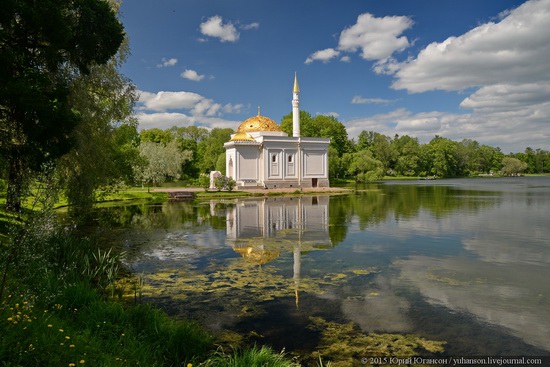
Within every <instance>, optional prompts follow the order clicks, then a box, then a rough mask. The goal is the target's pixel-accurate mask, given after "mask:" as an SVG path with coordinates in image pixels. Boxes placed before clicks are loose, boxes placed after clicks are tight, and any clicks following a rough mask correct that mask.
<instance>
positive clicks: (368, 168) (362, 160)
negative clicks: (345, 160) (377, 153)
mask: <svg viewBox="0 0 550 367" xmlns="http://www.w3.org/2000/svg"><path fill="white" fill-rule="evenodd" d="M348 173H349V174H350V175H354V176H355V179H356V181H357V182H366V181H375V180H378V179H381V178H382V177H383V176H384V170H383V165H382V162H380V161H379V160H377V159H376V158H374V157H373V156H372V153H371V152H370V151H369V150H361V151H359V152H356V153H353V154H352V155H351V159H350V163H349V166H348Z"/></svg>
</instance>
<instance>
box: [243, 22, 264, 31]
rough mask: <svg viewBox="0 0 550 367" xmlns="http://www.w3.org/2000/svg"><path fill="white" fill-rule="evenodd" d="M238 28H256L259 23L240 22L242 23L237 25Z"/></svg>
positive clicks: (258, 26) (247, 29)
mask: <svg viewBox="0 0 550 367" xmlns="http://www.w3.org/2000/svg"><path fill="white" fill-rule="evenodd" d="M239 28H240V29H242V30H244V31H249V30H251V29H258V28H260V23H258V22H254V23H250V24H242V25H240V26H239Z"/></svg>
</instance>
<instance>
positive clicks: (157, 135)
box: [139, 127, 175, 145]
mask: <svg viewBox="0 0 550 367" xmlns="http://www.w3.org/2000/svg"><path fill="white" fill-rule="evenodd" d="M139 138H140V141H149V142H151V143H160V144H164V145H167V144H168V143H170V142H171V141H174V139H175V137H174V135H172V133H171V131H170V130H162V129H159V128H156V127H155V128H153V129H147V130H141V132H140V133H139Z"/></svg>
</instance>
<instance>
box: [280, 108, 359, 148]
mask: <svg viewBox="0 0 550 367" xmlns="http://www.w3.org/2000/svg"><path fill="white" fill-rule="evenodd" d="M281 130H283V131H284V132H285V133H287V134H288V135H289V136H292V113H289V114H288V115H285V116H283V119H282V121H281ZM300 135H301V136H304V137H311V138H330V146H331V147H333V148H334V149H336V151H337V152H338V156H339V157H341V156H342V154H344V153H346V152H349V151H350V150H351V149H350V148H351V143H350V141H349V139H348V132H347V130H346V127H345V126H344V124H342V123H341V122H340V121H338V120H337V119H336V117H334V116H325V115H319V116H315V117H314V118H312V117H311V114H310V113H309V112H306V111H300Z"/></svg>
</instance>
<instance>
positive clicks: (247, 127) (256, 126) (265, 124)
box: [237, 114, 283, 133]
mask: <svg viewBox="0 0 550 367" xmlns="http://www.w3.org/2000/svg"><path fill="white" fill-rule="evenodd" d="M255 131H277V132H281V131H283V130H281V128H280V126H279V125H277V123H276V122H275V121H273V120H272V119H270V118H268V117H265V116H262V115H260V114H258V116H254V117H251V118H249V119H247V120H245V121H244V122H243V123H242V124H241V125H240V126H239V128H238V129H237V133H251V132H255Z"/></svg>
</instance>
